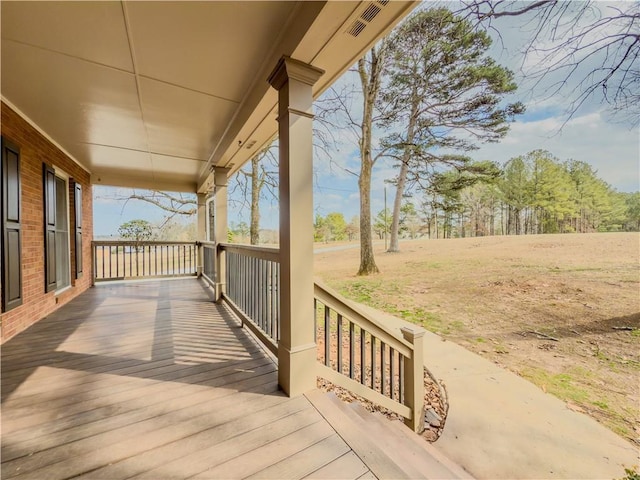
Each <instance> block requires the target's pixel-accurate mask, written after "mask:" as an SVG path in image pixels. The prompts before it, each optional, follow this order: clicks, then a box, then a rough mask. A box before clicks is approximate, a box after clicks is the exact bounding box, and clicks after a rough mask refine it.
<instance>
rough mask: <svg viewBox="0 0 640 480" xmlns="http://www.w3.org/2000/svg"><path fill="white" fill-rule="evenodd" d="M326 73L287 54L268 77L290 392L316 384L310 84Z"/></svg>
mask: <svg viewBox="0 0 640 480" xmlns="http://www.w3.org/2000/svg"><path fill="white" fill-rule="evenodd" d="M323 73H324V72H323V71H322V70H320V69H318V68H315V67H313V66H311V65H307V64H305V63H302V62H300V61H297V60H294V59H292V58H289V57H283V58H282V59H281V60H280V61H279V62H278V65H277V66H276V68H275V69H274V71H273V73H272V74H271V76H270V77H269V83H270V84H271V86H272V87H273V88H275V89H276V90H278V136H279V140H278V142H279V145H280V152H279V156H280V168H279V171H280V172H279V180H280V182H279V183H280V186H279V190H280V342H279V344H278V383H279V385H280V387H281V388H282V390H284V392H285V393H286V394H288V395H289V396H296V395H301V394H303V393H304V392H307V391H309V390H312V389H314V388H315V387H316V374H315V365H316V345H315V341H314V332H313V328H314V327H313V325H314V322H313V152H312V145H313V138H312V122H313V113H312V103H313V97H312V91H311V87H312V86H313V84H314V83H315V82H316V81H317V80H318V78H320V76H321V75H322V74H323Z"/></svg>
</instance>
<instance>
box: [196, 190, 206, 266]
mask: <svg viewBox="0 0 640 480" xmlns="http://www.w3.org/2000/svg"><path fill="white" fill-rule="evenodd" d="M196 201H197V207H196V220H197V232H196V240H197V241H198V242H203V241H205V240H206V239H207V194H206V193H197V194H196ZM202 262H203V254H202V247H201V248H199V249H198V271H197V273H198V276H200V275H202Z"/></svg>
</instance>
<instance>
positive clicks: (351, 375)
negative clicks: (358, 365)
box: [349, 322, 356, 380]
mask: <svg viewBox="0 0 640 480" xmlns="http://www.w3.org/2000/svg"><path fill="white" fill-rule="evenodd" d="M355 350H356V335H355V325H354V324H353V322H349V378H350V379H352V380H354V379H355V375H354V370H355V369H354V368H353V367H354V363H355V362H354V353H355Z"/></svg>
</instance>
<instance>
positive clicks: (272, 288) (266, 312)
mask: <svg viewBox="0 0 640 480" xmlns="http://www.w3.org/2000/svg"><path fill="white" fill-rule="evenodd" d="M218 248H219V249H220V250H221V252H223V253H224V255H225V262H226V267H225V287H224V289H223V293H222V298H223V299H224V300H225V301H226V302H227V303H228V304H229V306H230V307H231V309H232V310H233V311H234V312H235V313H236V314H237V315H238V316H239V317H240V318H241V319H242V323H243V325H247V326H248V327H249V328H250V329H251V330H252V331H253V333H254V334H255V335H256V336H257V337H258V338H259V339H260V341H261V342H262V343H264V345H266V347H267V348H268V349H269V350H270V351H271V352H272V353H273V354H274V355H277V354H278V340H279V338H280V262H279V250H278V249H277V248H272V247H257V246H253V245H251V246H249V245H232V244H224V243H223V244H220V245H219V247H218Z"/></svg>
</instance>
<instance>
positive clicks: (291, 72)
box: [268, 55, 324, 90]
mask: <svg viewBox="0 0 640 480" xmlns="http://www.w3.org/2000/svg"><path fill="white" fill-rule="evenodd" d="M323 74H324V70H322V69H320V68H317V67H314V66H313V65H309V64H308V63H304V62H301V61H300V60H296V59H295V58H291V57H289V56H287V55H284V56H283V57H282V58H281V59H280V60H279V61H278V64H277V65H276V68H274V69H273V72H271V75H269V78H268V82H269V83H270V84H271V86H272V87H273V88H275V89H276V90H280V89H281V88H282V87H284V85H285V84H286V83H287V82H288V81H289V79H293V80H297V81H299V82H302V83H305V84H307V85H311V86H313V85H314V84H315V83H316V82H317V81H318V79H319V78H320V77H321V76H322V75H323Z"/></svg>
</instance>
